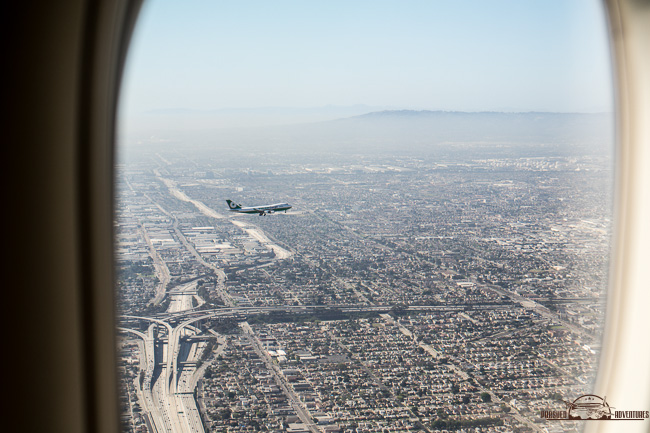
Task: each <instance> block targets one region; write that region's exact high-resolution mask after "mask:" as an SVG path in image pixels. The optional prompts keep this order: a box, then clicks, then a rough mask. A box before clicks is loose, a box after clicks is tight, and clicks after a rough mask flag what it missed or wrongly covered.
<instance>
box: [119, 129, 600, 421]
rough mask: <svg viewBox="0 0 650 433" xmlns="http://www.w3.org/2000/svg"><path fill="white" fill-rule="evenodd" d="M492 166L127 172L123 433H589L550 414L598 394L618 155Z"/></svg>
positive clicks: (451, 158) (417, 161) (320, 162)
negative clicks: (267, 208)
mask: <svg viewBox="0 0 650 433" xmlns="http://www.w3.org/2000/svg"><path fill="white" fill-rule="evenodd" d="M478 149H479V150H478V151H474V150H473V147H472V146H471V145H468V146H467V149H465V150H464V151H463V152H462V153H460V152H449V153H443V154H436V153H435V152H428V153H427V152H420V151H419V150H417V149H414V150H413V151H404V152H396V153H388V152H376V153H373V152H362V153H354V152H340V153H339V152H316V153H307V152H301V151H300V150H296V149H294V150H292V151H274V150H273V149H269V150H267V151H263V150H262V151H257V152H253V151H246V150H238V149H232V148H231V149H226V150H222V149H219V148H214V149H211V148H209V147H208V146H203V147H200V148H199V150H197V151H195V152H190V151H186V150H184V148H183V147H182V146H178V143H170V142H166V141H164V140H157V139H154V138H152V139H149V140H146V141H144V142H142V143H140V144H139V145H138V146H134V149H132V150H130V151H129V155H128V158H124V161H125V162H122V163H120V164H118V166H117V169H116V182H117V184H116V203H117V204H116V208H117V213H116V216H115V227H116V263H117V269H118V281H117V283H118V291H117V300H118V305H119V307H118V309H119V317H118V326H119V331H120V333H119V341H118V347H119V354H120V358H119V364H120V372H121V382H122V386H121V388H122V395H121V405H122V413H123V419H122V425H123V430H124V431H125V432H185V431H195V432H203V431H214V432H253V431H270V432H294V433H297V432H346V433H360V432H413V431H441V430H447V431H461V430H462V431H481V432H488V431H489V432H509V431H521V432H524V431H535V432H541V431H573V430H575V431H578V430H580V429H581V428H582V427H583V425H582V424H580V423H575V422H570V421H565V422H553V423H551V422H548V421H546V420H543V419H541V418H540V411H541V410H545V409H557V410H564V408H565V403H564V401H572V400H573V399H575V398H576V397H578V396H580V395H582V394H588V393H589V392H590V391H591V386H592V384H593V381H594V378H595V372H596V369H597V361H598V353H599V344H600V328H601V326H602V320H603V317H604V306H605V296H606V292H605V288H606V284H607V269H608V256H609V242H610V218H611V197H610V196H611V191H610V190H611V175H612V173H611V167H610V165H611V159H609V158H607V157H605V156H602V155H598V154H593V153H592V154H589V153H584V154H581V153H580V152H573V153H570V152H569V153H565V154H561V153H557V154H553V153H552V152H550V153H549V154H546V155H530V154H510V153H508V152H497V153H496V154H495V155H489V154H488V153H489V152H486V151H485V147H484V146H483V147H479V148H478ZM460 155H462V156H460ZM226 199H232V200H234V201H236V202H237V203H242V204H243V205H245V206H252V205H258V204H259V205H261V204H271V203H280V202H282V203H285V202H287V203H290V204H291V206H292V207H293V208H292V209H291V210H289V211H288V212H286V213H284V212H282V213H275V214H271V215H266V216H257V215H254V214H253V215H241V214H233V213H231V212H229V210H228V208H227V205H226V202H225V200H226Z"/></svg>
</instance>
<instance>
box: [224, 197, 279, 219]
mask: <svg viewBox="0 0 650 433" xmlns="http://www.w3.org/2000/svg"><path fill="white" fill-rule="evenodd" d="M228 206H229V207H230V212H237V213H256V214H259V215H260V216H263V215H266V214H271V213H274V212H282V211H285V212H286V211H287V210H289V209H291V205H290V204H289V203H276V204H271V205H264V206H247V207H241V206H240V205H237V204H235V203H233V202H231V201H228Z"/></svg>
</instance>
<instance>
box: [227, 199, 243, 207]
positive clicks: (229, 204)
mask: <svg viewBox="0 0 650 433" xmlns="http://www.w3.org/2000/svg"><path fill="white" fill-rule="evenodd" d="M226 203H228V207H229V208H230V209H241V205H240V204H237V203H235V202H234V201H232V200H226Z"/></svg>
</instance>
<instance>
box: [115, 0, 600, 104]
mask: <svg viewBox="0 0 650 433" xmlns="http://www.w3.org/2000/svg"><path fill="white" fill-rule="evenodd" d="M122 91H123V92H122V100H121V106H122V110H123V111H122V114H123V115H130V114H133V113H141V112H146V111H149V110H160V109H172V108H185V109H197V110H212V109H220V108H233V107H319V106H325V105H337V106H338V105H342V106H348V105H355V104H365V105H369V106H372V107H386V108H400V109H432V110H460V111H483V110H487V111H560V112H575V111H578V112H594V111H611V110H612V90H611V71H610V63H609V48H608V41H607V36H606V25H605V19H604V16H603V11H602V8H601V4H600V2H598V1H596V0H539V1H538V0H509V1H505V0H496V1H494V0H492V1H486V0H478V1H471V0H448V1H432V0H426V1H416V0H400V1H383V0H370V1H355V0H345V1H338V0H327V1H282V0H273V1H268V0H263V1H247V0H232V1H220V0H191V1H180V0H147V1H146V2H145V5H144V7H143V10H142V12H141V15H140V20H139V23H138V26H137V28H136V31H135V34H134V38H133V41H132V45H131V50H130V52H129V58H128V64H127V68H126V71H125V79H124V83H123V89H122Z"/></svg>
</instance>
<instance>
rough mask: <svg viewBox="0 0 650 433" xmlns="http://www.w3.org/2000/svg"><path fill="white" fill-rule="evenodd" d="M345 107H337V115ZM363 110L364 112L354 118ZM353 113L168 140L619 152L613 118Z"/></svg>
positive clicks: (333, 147)
mask: <svg viewBox="0 0 650 433" xmlns="http://www.w3.org/2000/svg"><path fill="white" fill-rule="evenodd" d="M338 108H340V107H338ZM338 108H337V107H333V109H332V112H337V111H338ZM355 109H356V110H362V109H363V107H360V106H358V107H355V108H354V109H352V110H351V111H355ZM350 114H353V115H352V116H349V115H348V116H345V117H341V118H338V119H334V120H321V121H318V120H316V121H311V123H300V124H290V125H287V124H285V125H278V124H275V125H267V126H258V127H239V128H236V127H233V128H226V127H224V125H215V126H214V127H213V128H209V127H205V128H180V130H179V131H178V132H177V133H171V132H170V131H171V128H170V129H168V130H167V134H168V135H170V134H171V135H170V136H175V138H176V139H178V140H179V141H182V142H186V143H190V142H191V143H199V142H201V143H203V144H204V145H208V146H212V145H221V146H228V147H232V148H237V149H244V148H246V149H251V150H253V149H256V150H264V149H267V150H276V151H282V150H287V151H303V150H313V151H319V152H340V153H350V152H352V153H355V152H356V153H363V152H433V153H436V154H440V153H454V154H457V153H459V152H460V153H462V152H467V149H471V152H472V154H473V155H475V156H478V155H483V156H489V155H492V154H494V153H495V152H498V153H499V155H501V156H503V155H509V156H518V155H519V156H520V155H527V156H548V155H569V154H579V155H584V154H594V155H605V154H611V151H612V148H613V139H614V136H613V134H614V132H613V131H614V130H613V115H612V114H607V113H595V114H584V113H544V112H528V113H505V112H458V111H427V110H422V111H417V110H383V111H373V112H370V113H362V114H358V115H356V113H350ZM165 117H166V116H165ZM181 117H183V116H182V115H181ZM207 120H209V119H207ZM305 120H306V119H305ZM167 126H169V124H168V125H167ZM233 126H236V125H234V124H233ZM188 138H190V139H188Z"/></svg>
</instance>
